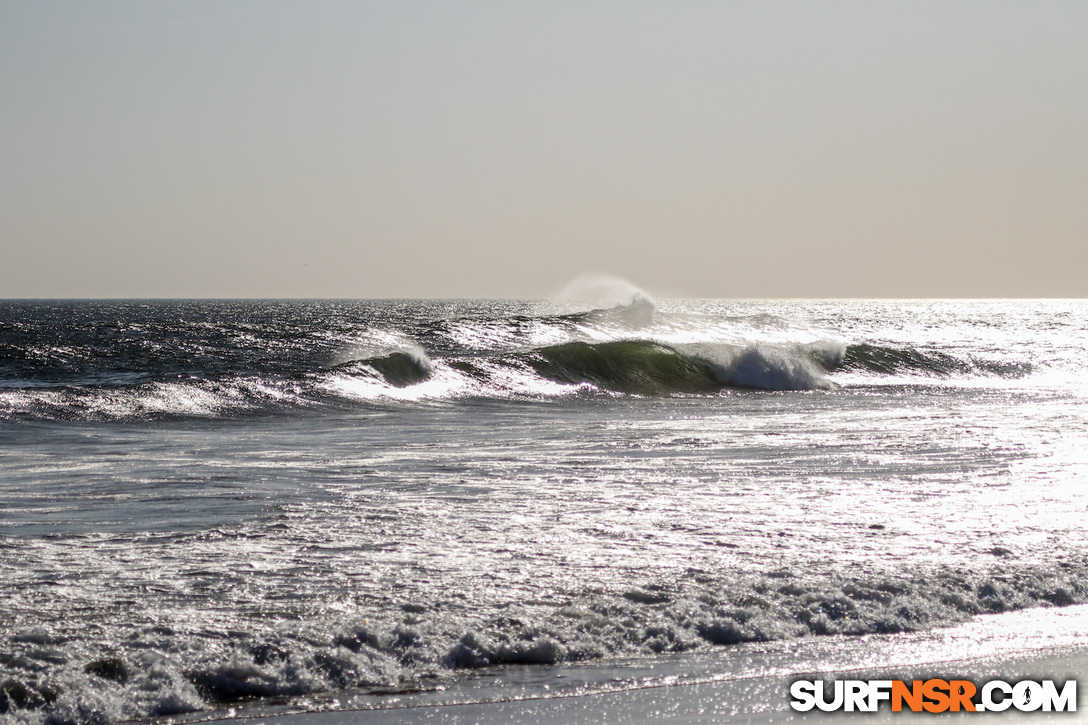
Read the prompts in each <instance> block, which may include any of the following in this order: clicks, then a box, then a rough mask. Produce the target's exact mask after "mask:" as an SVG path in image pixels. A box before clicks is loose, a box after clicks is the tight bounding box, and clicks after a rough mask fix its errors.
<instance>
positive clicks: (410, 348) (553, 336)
mask: <svg viewBox="0 0 1088 725" xmlns="http://www.w3.org/2000/svg"><path fill="white" fill-rule="evenodd" d="M579 296H589V297H591V298H592V299H591V300H590V301H588V302H586V301H583V302H582V303H580V304H579V303H578V302H577V299H578V298H579ZM556 304H557V305H558V307H556V308H553V309H548V310H543V309H542V310H537V311H535V312H534V311H533V310H532V309H531V308H528V307H527V306H526V305H525V304H516V303H510V304H509V305H506V311H504V306H503V305H502V304H489V305H488V306H487V307H485V308H483V309H486V310H488V312H487V313H485V314H464V315H451V314H448V313H447V312H445V311H444V310H439V311H437V312H436V313H434V314H433V316H431V317H430V318H429V319H428V318H427V316H426V315H425V314H422V312H421V310H422V311H424V312H425V311H426V309H427V308H426V306H425V305H421V304H419V303H417V308H410V307H409V308H406V310H405V311H403V312H401V311H396V310H395V313H396V314H389V313H386V314H387V316H388V319H385V320H383V321H380V322H375V321H372V320H370V319H368V318H365V317H363V318H360V319H357V320H356V319H339V320H330V319H327V318H322V317H320V316H317V315H316V314H315V315H311V317H310V318H308V319H302V320H299V319H296V317H297V314H298V310H297V309H293V308H285V309H284V310H281V311H280V313H279V315H280V316H279V317H278V318H275V319H272V320H270V321H266V322H263V323H261V322H257V323H246V324H240V323H237V322H233V321H229V320H233V319H234V318H232V317H230V316H229V315H223V317H224V318H229V320H228V321H224V320H221V319H219V318H217V317H215V316H214V315H213V314H212V313H213V312H215V307H214V305H209V306H208V307H207V308H201V309H199V310H198V312H199V313H200V314H201V315H204V316H205V318H206V319H199V318H198V319H184V318H183V319H180V320H179V319H178V315H180V314H181V313H183V312H186V310H187V308H184V307H181V306H180V305H178V304H175V305H173V306H171V305H168V304H166V303H163V304H162V305H161V306H154V305H143V306H141V307H139V308H138V309H136V310H127V312H128V314H129V315H130V316H136V313H137V312H139V314H141V315H143V316H144V317H143V318H138V319H137V320H136V321H135V322H125V323H121V322H114V321H103V320H98V321H95V320H94V318H93V315H91V314H90V312H88V311H86V310H83V308H82V307H76V308H73V309H74V311H73V310H67V311H66V310H60V311H58V313H57V314H61V313H63V314H64V315H66V317H65V319H68V318H69V317H72V316H73V315H76V313H80V314H85V315H86V316H88V318H89V321H88V323H87V324H86V325H85V326H80V325H69V326H68V327H67V328H65V332H64V334H63V336H58V335H57V334H55V329H56V328H57V326H56V325H47V326H42V327H41V328H40V329H35V328H32V327H30V326H27V325H15V326H9V328H7V329H0V418H6V419H15V418H24V419H60V420H125V419H147V418H174V417H181V418H186V417H213V418H214V417H230V416H248V415H254V414H269V413H273V414H274V413H283V412H291V411H298V410H303V409H311V408H325V407H328V406H334V407H335V406H344V405H349V406H350V405H358V404H371V403H373V404H381V405H387V404H392V403H396V402H397V401H405V400H411V401H418V400H449V399H479V398H484V399H498V400H505V399H513V400H516V399H523V398H525V397H529V398H540V397H542V396H543V397H549V396H567V395H571V394H572V393H577V394H580V395H592V394H594V393H601V394H605V395H638V396H668V395H722V394H729V393H730V392H736V391H744V390H755V391H827V390H835V389H837V388H839V387H841V386H843V385H856V384H863V385H873V384H876V385H879V384H881V383H882V382H883V381H885V380H889V381H892V380H894V382H895V383H896V384H903V382H904V379H906V382H908V383H909V382H910V381H917V382H919V383H925V382H926V381H927V380H933V379H939V380H949V379H956V378H971V377H978V376H998V377H1002V378H1017V377H1023V376H1025V375H1028V374H1030V373H1032V372H1033V365H1032V364H1031V363H1028V362H1025V361H1023V360H1008V359H1002V358H1000V357H999V356H993V357H990V358H985V357H982V356H980V355H977V354H974V353H963V352H960V351H957V350H954V349H946V350H940V349H935V348H922V347H911V346H903V347H895V346H889V345H881V344H873V343H868V342H862V343H856V344H851V345H846V344H844V343H842V342H839V341H835V340H832V339H828V337H827V336H826V334H822V332H821V331H816V332H813V331H810V330H807V329H805V327H804V326H799V325H797V324H795V323H791V322H790V321H789V320H786V319H784V318H781V317H777V316H773V315H767V314H763V313H760V314H755V315H750V316H745V317H738V316H735V315H707V314H702V313H693V312H686V311H683V310H680V311H672V312H669V311H665V312H663V311H661V310H660V309H659V308H658V306H657V304H656V303H655V302H654V301H653V300H652V299H651V298H650V297H649V296H648V295H646V294H645V293H644V292H642V291H641V290H638V289H637V288H635V287H633V286H631V285H629V284H627V283H624V282H622V281H617V280H608V279H605V280H603V281H602V280H589V281H588V282H587V283H586V284H584V285H582V287H581V288H580V289H575V290H573V291H571V292H570V294H569V295H568V296H567V297H565V298H564V299H563V300H562V301H561V302H558V303H556ZM121 307H122V308H123V306H121ZM586 307H588V309H586ZM145 308H147V309H145ZM695 309H697V308H695ZM81 311H82V312H81ZM123 311H124V310H123ZM36 314H39V316H41V311H38V312H37V313H36ZM187 314H190V315H193V316H195V315H196V313H193V312H188V313H187ZM413 314H414V315H417V316H419V317H421V318H422V319H415V318H414V317H413ZM292 315H295V317H292ZM77 316H78V315H77ZM107 322H108V324H107ZM92 323H93V324H92ZM823 332H826V331H823ZM839 376H843V377H839Z"/></svg>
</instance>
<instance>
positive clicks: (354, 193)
mask: <svg viewBox="0 0 1088 725" xmlns="http://www.w3.org/2000/svg"><path fill="white" fill-rule="evenodd" d="M0 99H2V105H0V297H539V296H544V295H547V294H549V293H551V292H554V291H556V290H558V289H560V288H562V287H563V286H564V284H565V283H566V282H568V281H569V280H570V279H571V278H572V277H574V276H576V275H577V274H579V273H581V272H587V271H588V272H605V273H611V274H615V275H618V276H622V277H626V278H628V279H630V280H631V281H632V282H634V283H636V284H638V285H640V286H642V287H645V288H646V289H648V290H650V291H651V292H656V293H665V294H670V293H671V294H674V295H679V296H692V297H696V296H698V297H780V296H801V297H809V296H820V297H870V296H878V297H888V296H892V297H898V296H907V297H915V296H917V297H931V296H990V297H1012V296H1065V297H1083V296H1088V2H1083V1H1082V0H1070V1H1068V2H1045V1H1040V0H1032V1H1031V2H1028V1H1027V0H1023V1H1019V2H1001V1H1000V0H978V1H977V2H956V1H954V0H951V1H950V0H941V1H939V2H922V1H917V0H911V1H910V2H872V1H871V0H864V1H859V2H800V1H798V2H771V1H768V0H760V1H753V2H727V1H726V0H713V1H710V2H685V1H683V0H679V1H675V2H674V1H671V0H670V1H666V0H660V1H659V2H638V1H635V0H624V1H622V2H621V1H617V2H594V1H593V0H579V1H578V2H559V1H556V0H547V1H541V2H533V3H529V2H510V1H508V0H501V1H496V2H471V1H458V2H449V1H443V2H413V1H411V0H390V1H389V2H381V3H376V2H374V3H368V2H359V1H351V2H326V1H321V0H318V1H316V2H314V1H312V0H308V1H307V2H301V1H299V2H290V3H288V2H274V1H271V0H260V1H259V2H257V1H254V2H242V1H237V0H236V1H234V2H222V1H220V0H214V1H207V2H204V1H200V0H185V1H184V2H183V1H181V0H178V1H176V2H146V1H144V0H139V1H136V0H133V1H127V2H126V1H117V2H110V1H108V0H96V1H95V2H76V1H75V0H72V1H71V2H50V1H48V0H46V1H43V0H4V2H3V3H0Z"/></svg>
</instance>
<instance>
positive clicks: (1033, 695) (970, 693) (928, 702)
mask: <svg viewBox="0 0 1088 725" xmlns="http://www.w3.org/2000/svg"><path fill="white" fill-rule="evenodd" d="M830 689H831V692H830V693H829V692H826V691H825V689H824V686H823V682H822V681H821V680H797V681H796V682H794V683H793V684H792V685H791V686H790V695H791V696H792V697H793V699H792V700H791V701H790V707H792V708H793V709H794V710H797V711H799V712H808V711H809V710H811V709H812V708H814V707H815V708H817V709H819V710H823V711H824V712H832V711H834V710H845V711H846V712H876V710H877V709H879V707H880V704H881V703H882V702H887V703H889V704H890V705H891V709H892V712H901V711H902V710H903V709H904V708H906V709H907V710H911V711H913V712H945V711H950V712H960V711H963V712H1001V711H1003V710H1008V709H1009V708H1010V707H1012V708H1015V709H1016V710H1019V711H1021V712H1033V711H1035V710H1042V711H1044V712H1076V710H1077V681H1076V680H1066V682H1065V683H1064V684H1063V685H1062V686H1061V687H1059V686H1058V685H1057V684H1055V682H1054V681H1053V680H1041V681H1038V682H1036V681H1034V680H1021V681H1020V682H1014V683H1008V682H1003V681H1001V680H991V681H989V682H987V683H986V684H984V685H982V686H981V687H977V686H976V685H975V683H973V682H971V681H970V680H936V679H933V680H914V681H912V682H911V683H910V684H908V683H906V682H904V681H903V680H835V681H834V685H833V687H832V688H830Z"/></svg>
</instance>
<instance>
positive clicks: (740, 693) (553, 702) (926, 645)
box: [175, 605, 1088, 725]
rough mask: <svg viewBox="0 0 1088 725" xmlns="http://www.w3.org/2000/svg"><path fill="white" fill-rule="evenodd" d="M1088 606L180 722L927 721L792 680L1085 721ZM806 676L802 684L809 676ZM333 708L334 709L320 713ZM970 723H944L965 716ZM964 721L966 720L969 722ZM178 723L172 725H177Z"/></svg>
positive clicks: (557, 669) (558, 669)
mask: <svg viewBox="0 0 1088 725" xmlns="http://www.w3.org/2000/svg"><path fill="white" fill-rule="evenodd" d="M1084 673H1088V605H1073V606H1069V607H1062V608H1050V607H1047V608H1034V609H1028V610H1020V611H1015V612H1007V613H1002V614H987V615H979V616H977V617H974V618H973V619H971V620H969V621H967V622H964V623H963V624H960V625H957V626H955V627H949V628H946V629H939V630H931V631H926V632H916V633H907V634H894V635H866V636H863V637H843V636H832V637H811V638H805V639H801V640H791V641H779V642H772V643H750V644H746V645H739V646H735V647H730V648H728V649H715V650H709V651H704V652H698V653H690V654H680V655H674V656H667V657H653V658H648V659H646V660H629V661H623V662H596V663H589V664H576V665H557V666H526V667H503V668H495V669H493V670H488V671H482V672H479V673H475V674H473V675H469V676H468V677H465V678H463V679H460V680H455V681H452V682H450V683H449V684H448V685H447V686H446V687H445V688H435V689H434V690H430V691H426V692H405V693H391V694H388V695H378V696H375V695H373V694H369V695H359V696H354V697H353V696H351V695H347V696H341V697H333V696H329V697H328V698H325V699H323V700H318V699H317V698H315V699H314V702H313V703H312V706H313V707H314V708H315V709H323V710H324V711H320V712H291V713H284V712H280V713H273V712H266V713H264V714H261V713H256V712H253V711H250V712H248V713H247V712H245V711H237V710H235V711H231V710H227V711H225V712H220V713H206V714H207V715H208V717H206V718H200V719H199V720H198V719H196V718H193V719H185V720H184V722H189V723H192V722H198V721H199V722H221V723H222V722H244V723H254V724H256V723H264V724H267V725H364V724H370V723H376V724H378V725H402V724H403V725H407V724H409V723H421V722H432V721H442V722H449V723H483V724H491V723H495V724H498V723H507V722H521V723H586V724H588V723H598V722H625V723H626V722H675V723H782V722H811V721H817V720H827V719H836V718H842V717H846V718H852V719H855V720H862V721H864V722H873V723H883V722H893V721H898V720H900V719H902V718H912V717H923V718H926V717H929V718H932V717H933V714H931V713H911V712H906V711H905V712H900V713H893V712H891V711H890V710H889V707H888V705H887V704H886V703H885V704H884V705H883V707H882V708H881V709H880V710H879V711H877V712H875V713H859V712H852V713H844V712H834V713H823V712H818V711H812V712H808V713H800V712H795V711H793V710H791V709H790V707H789V697H790V696H789V685H790V684H791V683H792V682H793V681H795V680H797V679H815V678H824V679H903V680H911V679H929V678H930V677H941V678H944V679H953V678H954V679H968V680H971V681H973V682H976V683H980V682H985V681H989V680H993V679H1001V680H1005V681H1007V682H1015V681H1017V680H1021V679H1035V680H1040V679H1053V680H1057V681H1059V682H1064V681H1065V680H1067V679H1077V680H1078V705H1079V706H1080V707H1079V708H1078V712H1076V713H1046V712H1028V713H1020V712H1018V711H1016V710H1013V709H1010V710H1008V711H1005V712H1002V713H997V714H995V713H981V714H984V715H986V716H988V717H990V718H993V719H994V721H1000V722H1001V723H1017V722H1038V721H1041V720H1046V721H1051V720H1053V721H1060V722H1068V723H1073V722H1081V721H1082V720H1084V719H1085V718H1086V716H1085V714H1084V713H1085V712H1086V711H1088V704H1085V703H1084V699H1083V697H1082V695H1083V688H1084V684H1083V682H1081V679H1083V677H1082V676H1083V675H1084ZM810 676H811V677H810ZM333 702H335V703H336V706H337V709H325V708H330V707H331V706H333ZM967 714H968V713H943V714H942V715H940V717H962V716H965V715H967ZM971 714H973V713H971ZM180 721H182V720H177V721H175V722H180Z"/></svg>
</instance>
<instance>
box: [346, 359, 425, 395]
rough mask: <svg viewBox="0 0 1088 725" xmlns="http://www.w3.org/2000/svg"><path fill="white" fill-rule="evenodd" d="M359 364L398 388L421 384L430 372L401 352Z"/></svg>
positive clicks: (417, 361)
mask: <svg viewBox="0 0 1088 725" xmlns="http://www.w3.org/2000/svg"><path fill="white" fill-rule="evenodd" d="M361 362H362V363H364V364H366V365H369V366H370V367H372V368H374V369H375V370H377V371H378V372H379V373H381V374H382V377H383V378H385V381H386V382H387V383H389V384H390V385H393V386H395V387H398V388H406V387H408V386H409V385H415V384H416V383H422V382H423V381H424V380H426V379H427V378H429V377H430V376H431V371H430V370H429V369H427V367H426V366H425V365H423V364H422V363H421V362H420V361H419V360H416V359H415V358H414V357H412V356H411V355H408V354H406V353H403V352H394V353H390V354H388V355H386V356H384V357H373V358H370V359H368V360H363V361H361Z"/></svg>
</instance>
